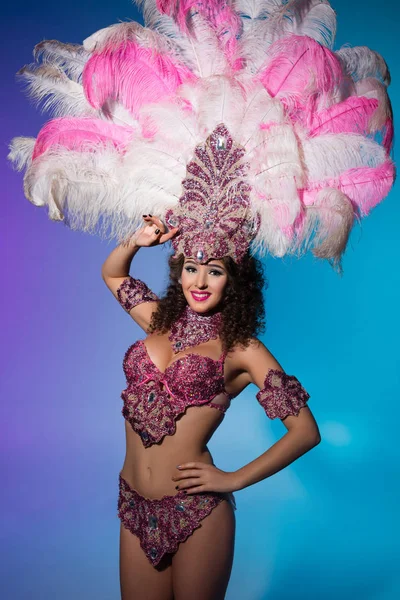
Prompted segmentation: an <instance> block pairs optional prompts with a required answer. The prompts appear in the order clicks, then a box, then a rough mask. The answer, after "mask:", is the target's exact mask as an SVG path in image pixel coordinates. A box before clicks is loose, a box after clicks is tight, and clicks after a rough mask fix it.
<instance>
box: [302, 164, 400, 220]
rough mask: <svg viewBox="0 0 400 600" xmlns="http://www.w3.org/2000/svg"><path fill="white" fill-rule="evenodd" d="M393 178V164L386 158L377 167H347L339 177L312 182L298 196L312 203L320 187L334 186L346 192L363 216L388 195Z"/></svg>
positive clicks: (307, 203)
mask: <svg viewBox="0 0 400 600" xmlns="http://www.w3.org/2000/svg"><path fill="white" fill-rule="evenodd" d="M394 179H395V166H394V164H393V162H392V161H391V160H390V159H388V160H387V161H386V162H384V163H382V164H381V165H379V166H378V167H359V168H356V169H349V170H348V171H345V172H344V173H342V174H341V175H340V176H339V177H336V178H332V179H325V180H324V181H319V182H312V183H311V184H310V186H309V188H308V189H307V190H302V192H301V193H300V197H301V199H302V200H303V202H304V204H306V205H310V204H314V202H315V198H316V196H317V194H318V192H319V191H320V190H321V189H323V188H325V187H330V188H336V189H338V190H340V191H341V192H343V193H344V194H346V196H347V197H348V198H350V200H351V201H352V202H353V203H354V204H355V205H357V206H358V208H359V209H360V213H361V216H363V217H365V216H367V215H368V214H369V212H370V210H371V209H372V208H374V207H375V206H376V205H377V204H379V202H381V201H382V200H383V199H384V198H385V197H386V196H387V195H388V193H389V192H390V189H391V187H392V185H393V182H394Z"/></svg>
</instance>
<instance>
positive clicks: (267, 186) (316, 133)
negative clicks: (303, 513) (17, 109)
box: [10, 0, 395, 565]
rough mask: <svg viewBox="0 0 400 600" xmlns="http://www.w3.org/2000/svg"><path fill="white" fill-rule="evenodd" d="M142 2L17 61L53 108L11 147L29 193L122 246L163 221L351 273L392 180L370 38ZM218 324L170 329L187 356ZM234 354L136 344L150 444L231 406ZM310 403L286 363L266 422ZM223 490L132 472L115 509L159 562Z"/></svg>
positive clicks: (272, 6)
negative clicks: (136, 479)
mask: <svg viewBox="0 0 400 600" xmlns="http://www.w3.org/2000/svg"><path fill="white" fill-rule="evenodd" d="M137 3H138V4H139V5H141V6H142V8H143V12H144V20H145V24H146V26H145V27H142V26H141V25H139V24H138V23H136V22H126V23H118V24H116V25H113V26H111V27H108V28H106V29H102V30H100V31H98V32H96V33H95V34H93V35H92V36H91V37H89V38H88V39H86V40H85V41H84V43H83V46H78V45H72V44H62V43H59V42H56V41H53V40H52V41H44V42H41V43H40V44H38V46H37V47H36V49H35V58H36V59H37V61H38V62H37V64H35V65H31V66H28V67H24V69H22V71H21V75H23V76H24V78H25V80H26V82H27V86H28V89H29V91H30V92H31V94H32V96H33V97H34V98H35V99H36V100H37V101H39V102H40V101H43V103H44V107H45V108H47V109H53V111H54V115H55V118H53V119H52V120H51V121H49V122H48V123H46V124H45V125H44V127H43V128H42V129H41V131H40V132H39V135H38V137H37V138H36V139H33V138H15V139H14V140H13V143H12V147H11V153H10V158H11V160H13V161H14V163H15V165H16V166H17V167H18V168H26V173H25V177H24V186H25V195H26V197H27V198H28V199H29V200H30V201H31V202H32V203H33V204H35V205H37V206H47V207H48V213H49V217H50V218H51V219H53V220H62V221H64V223H65V224H66V225H68V226H69V227H71V228H76V229H81V230H83V231H88V232H92V233H97V234H98V235H101V236H104V237H108V238H116V239H117V240H118V242H119V243H121V242H126V241H127V240H128V239H129V238H131V237H132V236H133V235H134V233H135V231H136V230H137V228H138V226H139V225H140V224H141V223H142V215H143V213H147V214H150V213H151V214H154V215H157V216H158V217H160V218H161V219H162V220H163V221H164V222H165V224H166V225H167V227H169V228H172V227H178V229H179V231H178V234H177V235H175V236H174V237H173V238H172V245H173V247H174V250H175V252H176V253H177V254H180V253H184V254H185V255H186V256H191V257H194V258H196V259H197V261H198V262H200V263H203V264H205V263H206V262H207V261H208V260H209V259H210V258H214V259H219V258H222V257H225V256H230V257H232V258H233V259H234V260H235V261H236V262H240V261H241V260H242V258H243V256H244V255H245V254H246V253H247V252H248V251H249V250H250V251H251V252H253V253H257V254H258V255H260V256H261V255H263V254H264V253H266V252H268V253H269V254H271V255H273V256H279V257H283V256H285V255H288V254H298V255H301V254H302V253H303V252H305V251H306V250H308V249H311V251H312V252H313V254H314V255H315V256H316V257H319V258H325V259H327V260H328V261H329V263H330V264H331V265H332V266H333V267H334V268H335V269H336V270H337V271H338V272H339V273H341V272H342V266H341V258H342V255H343V252H344V250H345V248H346V244H347V241H348V237H349V234H350V231H351V229H352V226H353V224H354V222H355V220H356V219H358V220H360V218H361V217H365V216H366V215H368V213H369V212H370V211H371V209H372V208H373V207H374V206H376V205H377V204H378V203H379V202H380V201H382V200H383V198H384V197H385V196H386V195H387V194H388V193H389V191H390V188H391V186H392V184H393V180H394V176H395V168H394V164H393V162H392V160H391V158H390V150H391V145H392V139H393V125H392V111H391V106H390V101H389V98H388V95H387V86H388V84H389V82H390V76H389V71H388V68H387V65H386V63H385V61H384V60H383V58H382V57H381V56H380V55H379V54H377V53H376V52H374V51H372V50H370V49H368V48H367V47H364V46H363V47H356V48H349V47H344V48H341V49H340V50H338V51H336V52H335V51H333V50H332V47H333V42H334V38H335V31H336V20H335V13H334V11H333V9H332V8H331V7H330V5H329V3H328V2H327V1H325V0H321V1H319V0H286V1H281V0H237V1H234V0H233V1H231V2H228V1H227V2H223V1H222V0H207V1H204V2H199V1H195V0H182V1H181V2H178V1H173V0H140V1H138V2H137ZM40 61H41V62H40ZM118 299H119V301H120V303H121V305H122V306H123V307H124V309H125V310H126V311H127V312H130V311H131V310H132V308H134V307H135V306H137V304H140V303H141V302H157V300H158V299H157V297H156V296H155V295H154V294H153V292H151V290H149V289H148V287H147V286H146V285H145V284H144V283H143V282H141V281H138V280H136V279H133V278H132V277H127V278H126V279H125V280H124V281H123V283H122V284H121V286H120V288H119V290H118ZM220 326H221V315H220V314H219V313H216V314H215V315H212V316H207V315H198V314H196V313H195V312H194V311H192V310H191V309H190V308H189V307H186V309H185V311H184V313H183V314H182V315H181V317H180V318H179V319H178V320H177V322H176V323H175V324H174V326H173V327H172V329H171V332H170V334H169V339H170V341H171V346H172V349H173V351H174V353H176V354H177V353H179V352H182V351H184V350H185V349H187V348H190V347H195V346H196V345H198V344H200V343H203V342H205V341H207V340H209V339H215V338H217V337H218V336H219V331H220ZM225 357H226V354H225V353H222V355H221V357H220V359H218V360H213V359H211V358H209V357H205V356H200V355H198V354H195V353H191V354H184V355H183V356H181V357H179V358H177V359H175V361H174V362H173V363H172V364H171V365H170V366H169V367H168V368H167V369H166V371H165V372H161V371H159V369H158V368H157V367H156V366H155V365H154V363H153V362H152V361H151V359H150V356H149V354H148V352H147V349H146V345H145V341H143V340H140V341H137V342H135V343H134V344H133V345H132V346H131V347H130V348H129V349H128V350H127V352H126V354H125V358H124V363H123V367H124V372H125V375H126V379H127V384H128V385H127V388H126V389H125V390H124V391H123V392H122V399H123V415H124V417H125V419H126V420H127V421H128V422H129V423H130V425H131V427H132V428H133V430H134V431H135V432H136V433H137V434H138V435H140V438H141V440H142V443H143V445H144V446H146V447H147V446H150V445H152V444H156V443H161V442H162V440H163V438H164V437H165V436H171V435H174V433H175V422H176V420H177V419H178V418H181V417H182V416H183V418H184V413H185V410H186V408H187V407H188V406H203V405H204V406H209V407H210V408H214V409H217V410H219V411H220V412H221V413H224V412H225V411H226V409H227V408H228V406H229V403H230V400H231V397H230V396H229V394H228V393H227V392H226V390H225V386H224V370H223V367H224V361H225ZM217 397H218V399H219V401H218V402H217V401H215V399H216V398H217ZM221 398H223V399H224V400H223V401H221ZM308 398H309V394H308V393H307V392H306V390H305V389H304V388H303V387H302V386H301V384H300V382H299V381H298V379H297V378H296V377H294V376H291V375H287V374H286V373H284V372H282V371H280V370H277V369H270V370H269V371H268V373H267V374H266V377H265V382H264V387H263V389H262V390H260V391H259V392H258V394H257V400H258V401H259V402H260V404H261V405H262V406H263V408H264V409H265V412H266V414H267V415H268V417H269V418H271V419H273V418H281V419H284V418H285V417H286V416H287V415H293V414H294V415H297V414H298V413H299V411H300V409H301V408H302V407H303V406H305V405H306V402H307V400H308ZM224 497H226V496H225V495H223V494H217V493H212V492H209V493H205V494H194V495H192V496H186V495H184V494H183V492H179V493H178V494H176V495H175V496H163V498H161V499H148V498H144V497H143V496H140V495H139V494H138V493H137V492H136V491H135V490H133V489H132V488H130V487H129V484H128V483H127V482H126V481H125V480H124V479H123V478H122V477H121V476H120V495H119V502H118V508H119V511H118V514H119V516H120V518H121V520H122V522H123V524H124V526H125V527H127V528H129V529H130V530H131V531H132V532H133V533H134V534H135V535H137V536H138V537H139V538H140V541H141V545H142V548H143V549H144V551H145V552H146V555H147V557H148V558H149V560H150V561H151V562H152V564H154V565H156V564H158V563H159V561H160V560H161V558H162V557H163V556H164V554H166V553H170V552H174V551H176V549H177V546H178V544H179V543H180V542H182V541H183V540H184V539H186V538H187V537H188V536H189V535H190V534H191V533H192V532H193V530H194V529H195V528H196V527H198V526H200V524H201V520H202V519H203V518H205V517H206V516H207V515H208V514H209V512H210V511H211V510H212V509H213V508H214V507H215V506H216V505H217V504H218V503H219V502H220V501H221V500H222V499H223V498H224ZM230 500H231V502H233V498H232V497H230Z"/></svg>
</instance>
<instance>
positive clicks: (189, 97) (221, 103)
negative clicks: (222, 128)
mask: <svg viewBox="0 0 400 600" xmlns="http://www.w3.org/2000/svg"><path fill="white" fill-rule="evenodd" d="M178 93H179V96H180V98H182V99H185V100H186V101H187V102H189V103H190V105H191V106H192V107H193V111H194V112H195V114H196V120H197V128H198V134H199V135H200V140H201V141H204V139H205V138H206V137H207V136H208V135H209V134H210V133H211V131H212V130H213V129H214V128H215V127H216V126H217V125H219V124H220V123H224V124H225V125H226V127H227V128H228V130H229V131H230V133H231V134H233V132H235V131H237V129H238V127H239V124H240V123H241V119H242V111H243V108H244V102H243V100H244V94H243V90H242V88H241V86H239V85H238V84H237V82H235V81H234V80H232V79H231V78H229V77H225V76H223V75H221V76H217V75H215V76H213V77H208V78H206V79H199V80H198V81H197V83H196V84H194V85H193V84H191V85H183V86H181V87H180V88H179V90H178Z"/></svg>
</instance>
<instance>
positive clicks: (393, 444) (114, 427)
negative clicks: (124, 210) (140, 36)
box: [0, 0, 400, 600]
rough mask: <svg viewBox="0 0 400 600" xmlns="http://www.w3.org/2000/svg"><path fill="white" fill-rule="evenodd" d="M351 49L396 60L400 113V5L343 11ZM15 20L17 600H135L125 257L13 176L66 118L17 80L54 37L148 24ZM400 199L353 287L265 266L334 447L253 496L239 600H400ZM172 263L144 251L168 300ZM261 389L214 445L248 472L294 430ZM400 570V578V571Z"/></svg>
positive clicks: (5, 38) (242, 508)
mask: <svg viewBox="0 0 400 600" xmlns="http://www.w3.org/2000/svg"><path fill="white" fill-rule="evenodd" d="M333 6H334V8H335V10H336V11H337V14H338V36H337V43H336V48H338V47H339V46H340V45H342V44H343V43H350V44H351V45H367V46H369V47H370V48H372V49H375V50H377V51H379V52H380V53H381V54H382V55H383V56H384V57H385V59H386V60H387V62H388V64H389V67H390V69H391V73H392V78H393V84H392V86H391V88H390V92H391V98H392V102H393V107H394V111H395V115H396V114H397V112H396V111H398V109H399V81H400V73H399V62H398V23H399V16H400V10H399V8H398V5H397V4H396V3H395V2H388V1H381V2H379V3H378V2H372V1H366V0H354V1H353V2H352V3H351V4H350V3H348V2H345V1H344V0H337V1H336V2H333ZM7 11H8V13H7V14H5V9H4V8H3V9H2V12H3V14H2V20H1V22H2V36H1V39H0V44H1V56H2V57H3V60H2V66H1V69H2V85H1V103H2V108H1V111H0V119H1V135H2V144H1V152H2V160H1V163H0V164H1V167H0V168H1V175H2V177H1V179H2V186H1V201H2V210H3V213H2V214H3V218H2V219H1V228H2V232H1V238H0V243H1V250H2V257H3V268H2V274H1V279H2V294H1V303H2V310H1V316H2V324H1V325H2V327H1V332H2V335H1V339H2V346H1V365H2V376H1V380H0V386H1V387H0V390H1V417H2V429H1V432H2V435H1V457H2V463H1V482H2V494H1V498H0V514H1V525H2V527H1V541H2V545H1V561H0V597H1V598H4V599H6V600H22V599H24V600H25V599H27V598H29V599H30V600H36V599H38V600H39V599H40V600H50V599H53V598H57V600H70V599H71V598H77V599H79V600H80V599H81V598H82V599H83V598H85V600H91V599H93V600H114V599H117V598H119V597H120V596H119V581H118V535H119V521H118V519H117V516H116V502H117V484H118V472H119V470H120V468H121V466H122V462H123V458H124V424H123V418H122V416H121V414H120V410H121V406H122V401H121V399H120V392H121V390H122V389H123V388H124V386H125V380H124V377H123V372H122V364H121V363H122V358H123V355H124V352H125V350H126V349H127V347H128V346H129V345H130V344H131V343H132V342H133V341H134V340H136V339H137V338H138V337H140V336H141V332H140V330H139V329H138V327H137V326H136V325H135V324H134V323H133V321H132V320H131V319H130V318H129V317H128V316H127V315H126V314H125V313H124V311H123V310H122V309H121V308H120V307H119V306H118V304H117V303H116V302H115V300H114V299H113V297H112V295H111V293H110V292H109V291H108V290H107V288H106V287H105V285H104V283H103V281H102V279H101V275H100V270H101V265H102V263H103V261H104V260H105V258H106V256H107V255H108V254H109V252H110V251H111V250H112V249H113V248H114V246H115V244H114V242H109V243H108V242H104V241H100V240H98V239H97V238H95V237H93V236H89V235H85V234H81V233H77V232H73V231H70V230H68V229H67V228H66V227H65V226H64V225H63V224H61V223H52V222H50V221H49V220H48V218H47V215H46V212H45V211H44V210H43V209H42V210H41V209H39V208H36V207H34V206H33V205H31V204H30V203H29V202H28V201H27V200H26V199H25V198H24V196H23V190H22V176H21V174H19V173H17V172H14V171H12V169H11V167H10V165H9V164H8V163H7V161H6V154H7V152H8V149H7V146H8V143H9V141H10V139H11V138H12V137H13V136H16V135H28V136H29V135H32V136H36V134H37V132H38V130H39V128H40V127H41V125H42V124H43V123H44V122H45V120H47V118H48V117H46V116H45V115H41V114H40V113H39V111H37V110H36V109H35V108H34V107H33V105H32V104H30V102H29V101H28V100H27V99H26V97H25V96H24V95H23V94H22V93H21V91H20V88H19V86H18V85H17V84H16V82H15V72H16V71H17V70H18V69H19V68H20V67H21V66H22V65H23V64H25V63H29V62H31V60H32V59H31V56H32V55H31V53H32V49H33V46H34V45H35V44H36V43H38V42H39V41H41V40H42V39H59V40H62V41H65V42H67V41H68V42H81V41H82V40H83V39H84V38H85V37H87V36H88V35H90V34H91V33H93V32H94V31H96V30H97V29H100V28H102V27H105V26H108V25H110V24H111V23H114V22H116V21H117V20H118V19H126V18H129V19H136V18H137V13H136V12H135V9H134V8H133V7H132V6H130V4H129V2H128V1H127V0H114V2H104V1H96V2H94V1H93V0H90V1H88V0H86V1H85V2H82V1H79V2H78V1H77V0H70V2H68V3H67V4H65V3H61V4H59V3H56V2H48V1H46V2H41V3H28V2H26V1H23V2H16V3H13V4H11V3H9V4H8V5H7ZM399 216H400V210H399V190H398V186H395V188H394V189H393V191H392V192H391V193H390V195H389V197H388V198H387V199H386V200H385V201H384V202H383V203H382V204H381V205H380V206H378V207H377V208H376V209H375V210H374V211H373V212H372V213H371V215H370V217H369V218H367V219H366V220H364V221H363V224H362V227H361V228H360V226H356V228H355V230H354V231H353V233H352V236H351V243H350V244H349V248H348V250H347V252H346V255H345V258H344V262H343V265H344V271H345V273H344V277H343V278H342V279H340V278H339V277H338V276H337V275H335V273H334V272H333V271H332V270H331V269H330V267H329V265H328V264H325V263H323V262H318V261H317V260H315V259H313V258H312V257H311V256H307V257H305V258H303V259H302V260H300V261H298V260H297V259H285V260H284V261H282V260H276V259H275V260H274V259H272V258H269V259H267V260H266V261H265V265H266V272H267V276H268V279H269V282H270V287H269V290H268V292H267V295H266V307H267V314H268V328H267V332H266V334H265V335H264V336H263V341H264V342H265V343H266V345H267V346H268V347H269V349H270V350H271V351H272V352H273V353H274V354H275V356H276V357H277V359H278V360H279V361H280V362H281V364H282V365H283V367H284V368H285V370H286V371H287V372H289V373H292V374H295V375H297V377H298V378H299V379H300V381H301V382H302V383H303V385H304V386H305V387H306V389H307V390H308V391H309V393H310V394H311V399H310V408H311V410H312V411H313V414H314V415H315V417H316V419H317V421H318V423H319V426H320V431H321V434H322V442H321V444H320V445H319V446H317V447H316V448H315V449H314V450H313V451H311V452H310V453H308V454H307V455H305V456H303V457H302V458H301V459H300V460H298V461H296V462H295V463H294V464H292V465H291V466H289V467H288V468H287V469H285V470H283V471H281V472H280V473H278V474H276V475H275V476H274V477H272V478H271V479H267V480H265V481H263V482H261V483H259V484H258V485H257V486H252V487H250V488H247V489H245V490H242V491H240V492H237V493H236V500H237V505H238V510H237V542H236V554H235V562H234V567H233V572H232V578H231V582H230V585H229V588H228V594H227V600H262V599H267V598H273V599H274V600H289V599H292V598H294V597H296V599H297V600H303V599H304V600H306V599H307V600H321V599H322V598H324V600H331V599H332V600H333V599H335V600H336V598H338V597H339V598H341V600H348V599H350V598H353V597H354V596H355V597H358V598H361V599H362V600H395V598H397V597H399V592H400V583H399V577H398V559H399V556H398V534H399V528H398V497H399V496H398V491H399V490H398V487H399V466H398V465H399V449H398V443H397V441H396V438H397V435H398V431H397V429H398V427H397V414H398V402H399V372H400V370H399V349H398V339H399V334H400V327H399V320H398V311H399V300H400V299H399V287H400V286H399V280H400V278H399V267H398V262H399V255H398V245H399V232H398V223H399ZM167 254H168V252H167V250H166V249H150V250H148V249H144V250H142V251H141V252H140V253H139V254H138V256H137V258H135V260H134V263H133V266H132V273H133V274H134V275H135V276H137V277H140V278H143V279H144V280H145V281H146V282H147V283H148V285H150V287H151V288H152V289H153V290H154V291H155V292H157V293H160V292H162V290H163V288H164V286H165V283H166V257H167ZM256 391H257V389H256V388H255V387H254V386H252V387H251V388H248V389H247V390H246V392H245V393H243V394H242V395H241V396H240V397H239V398H237V399H236V400H235V401H234V403H233V406H232V408H231V409H230V411H229V413H228V414H227V416H226V418H225V421H224V423H223V425H222V426H221V427H220V429H219V430H218V431H217V432H216V434H215V436H214V437H213V439H212V441H211V443H210V444H209V447H210V449H211V451H212V453H213V455H214V459H215V462H216V464H217V466H219V467H220V468H222V469H226V470H234V469H237V468H239V467H241V466H243V465H244V464H246V463H247V462H249V461H251V460H253V459H254V458H255V457H256V456H258V455H259V454H261V453H262V452H264V451H265V450H266V449H267V447H268V446H270V445H271V444H273V443H274V442H275V441H276V440H277V439H278V438H279V437H281V436H282V435H283V434H284V433H285V431H286V430H285V428H284V427H283V426H282V424H281V423H280V422H279V421H277V422H275V421H273V422H271V421H269V420H268V419H267V417H266V416H265V414H264V413H263V411H262V409H261V407H260V406H259V405H258V403H257V402H256V400H255V393H256ZM396 572H397V574H396Z"/></svg>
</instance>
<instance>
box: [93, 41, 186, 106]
mask: <svg viewBox="0 0 400 600" xmlns="http://www.w3.org/2000/svg"><path fill="white" fill-rule="evenodd" d="M195 79H196V77H195V75H193V73H192V72H191V71H190V70H189V69H188V68H187V67H185V66H184V65H183V64H181V63H178V62H176V61H174V60H173V59H172V58H171V57H169V56H167V55H165V54H160V53H159V52H156V51H155V50H154V49H152V48H143V47H141V46H139V45H138V44H136V43H135V42H131V41H129V42H126V43H124V44H120V45H119V46H117V47H116V48H115V47H112V46H111V47H110V46H108V47H107V48H105V49H104V50H103V51H102V52H97V53H95V54H93V56H92V57H91V58H90V59H89V60H88V62H87V63H86V65H85V68H84V71H83V87H84V90H85V94H86V97H87V99H88V101H89V103H90V104H91V105H92V106H93V107H95V108H98V109H99V108H102V107H103V106H104V105H105V104H106V102H107V101H108V100H116V101H119V102H121V104H123V106H125V108H127V109H128V110H129V111H131V112H132V113H133V114H134V115H135V116H137V114H138V111H139V109H140V108H141V106H143V105H144V104H148V103H151V102H158V101H159V100H161V99H162V98H163V97H165V96H169V95H170V94H173V92H174V91H175V90H176V89H177V88H178V87H179V86H180V85H181V84H182V83H184V82H187V81H194V80H195Z"/></svg>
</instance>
